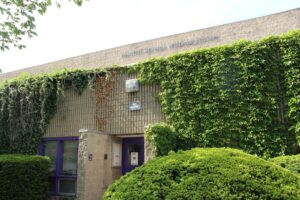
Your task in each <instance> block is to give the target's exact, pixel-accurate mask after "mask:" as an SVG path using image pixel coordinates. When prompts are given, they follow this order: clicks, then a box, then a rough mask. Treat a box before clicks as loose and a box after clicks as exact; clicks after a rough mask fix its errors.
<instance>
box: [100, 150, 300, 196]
mask: <svg viewBox="0 0 300 200" xmlns="http://www.w3.org/2000/svg"><path fill="white" fill-rule="evenodd" d="M109 199H113V200H122V199H124V200H125V199H126V200H133V199H134V200H135V199H136V200H137V199H155V200H157V199H195V200H199V199H212V200H215V199H226V200H230V199H247V200H251V199H291V200H293V199H295V200H298V199H300V179H299V177H298V176H297V175H295V174H294V173H292V172H289V171H287V170H284V169H283V168H281V167H279V166H276V165H274V164H272V163H270V162H268V161H265V160H263V159H261V158H258V157H256V156H252V155H249V154H246V153H244V152H242V151H240V150H234V149H229V148H195V149H192V150H189V151H180V152H178V153H173V154H170V155H168V156H163V157H158V158H156V159H154V160H152V161H149V163H147V164H145V165H143V166H141V167H139V168H136V169H135V170H133V171H132V172H130V173H128V174H126V175H125V176H123V177H121V178H120V179H119V180H117V181H116V182H115V183H114V184H112V185H111V186H110V187H109V189H108V190H107V191H106V193H105V194H104V200H109Z"/></svg>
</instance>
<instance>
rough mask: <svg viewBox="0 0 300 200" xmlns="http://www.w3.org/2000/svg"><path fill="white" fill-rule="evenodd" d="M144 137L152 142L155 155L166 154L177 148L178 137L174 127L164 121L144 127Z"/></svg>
mask: <svg viewBox="0 0 300 200" xmlns="http://www.w3.org/2000/svg"><path fill="white" fill-rule="evenodd" d="M145 133H146V138H147V139H148V140H149V141H150V142H151V143H153V145H154V147H155V153H156V156H162V155H167V154H168V153H169V152H170V151H176V150H177V143H178V137H177V135H176V133H175V131H174V128H173V127H172V126H170V125H168V124H166V123H163V122H162V123H157V124H153V125H149V126H148V128H147V129H146V132H145Z"/></svg>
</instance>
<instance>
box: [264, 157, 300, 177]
mask: <svg viewBox="0 0 300 200" xmlns="http://www.w3.org/2000/svg"><path fill="white" fill-rule="evenodd" d="M270 161H271V162H274V163H276V164H277V165H279V166H281V167H283V168H286V169H288V170H290V171H292V172H295V173H298V174H300V154H298V155H292V156H279V157H275V158H272V159H271V160H270Z"/></svg>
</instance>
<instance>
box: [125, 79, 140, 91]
mask: <svg viewBox="0 0 300 200" xmlns="http://www.w3.org/2000/svg"><path fill="white" fill-rule="evenodd" d="M125 91H126V92H128V93H129V92H137V91H139V81H138V80H137V79H128V80H126V90H125Z"/></svg>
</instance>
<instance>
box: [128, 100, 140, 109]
mask: <svg viewBox="0 0 300 200" xmlns="http://www.w3.org/2000/svg"><path fill="white" fill-rule="evenodd" d="M141 107H142V106H141V102H140V101H133V102H130V103H129V110H131V111H134V110H141Z"/></svg>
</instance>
